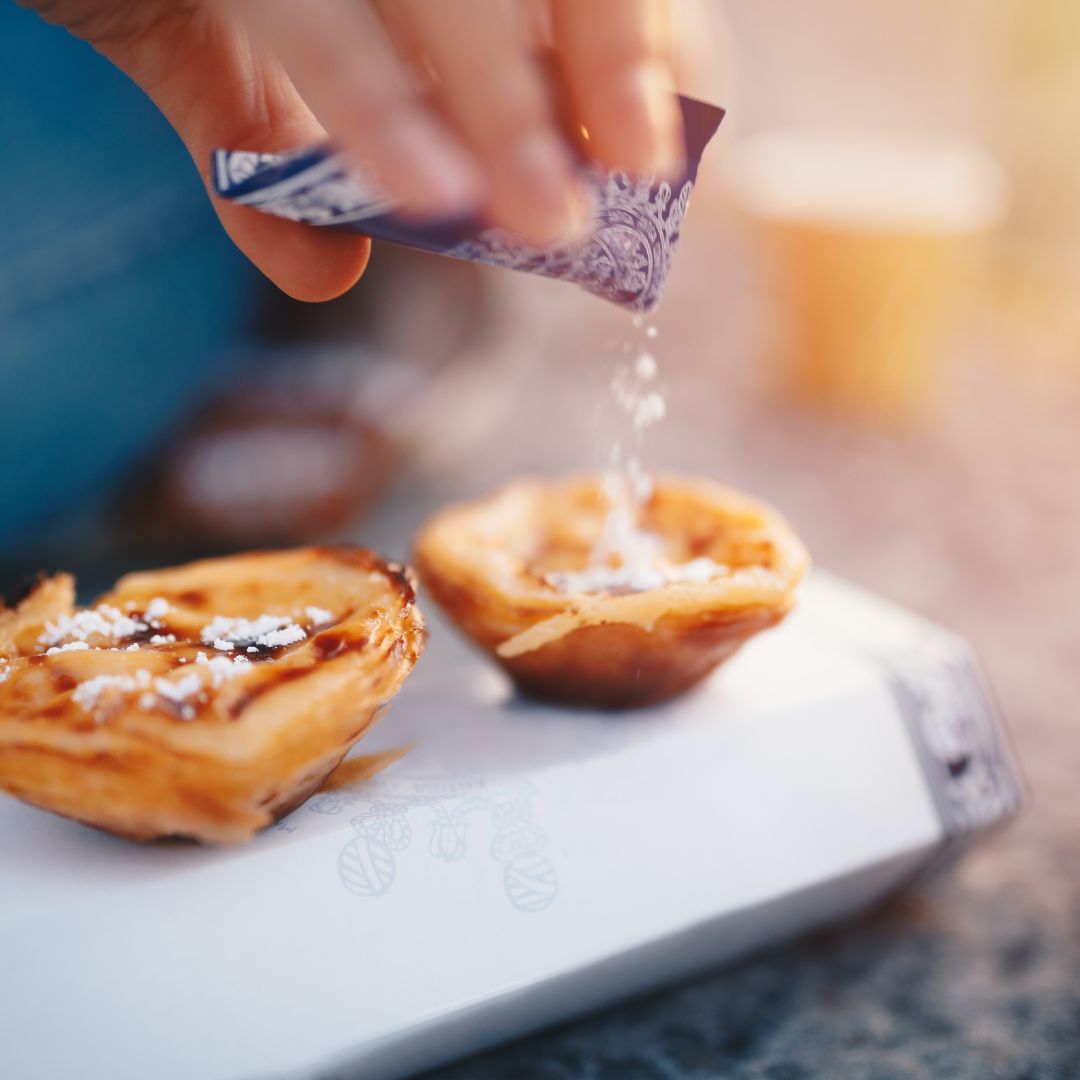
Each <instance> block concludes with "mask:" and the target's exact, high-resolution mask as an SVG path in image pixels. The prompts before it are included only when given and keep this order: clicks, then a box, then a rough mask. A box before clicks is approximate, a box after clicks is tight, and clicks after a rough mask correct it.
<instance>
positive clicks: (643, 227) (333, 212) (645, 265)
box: [213, 97, 724, 311]
mask: <svg viewBox="0 0 1080 1080" xmlns="http://www.w3.org/2000/svg"><path fill="white" fill-rule="evenodd" d="M679 103H680V105H681V107H682V114H683V121H684V126H685V132H686V162H687V165H686V172H685V174H684V175H683V176H682V177H681V178H680V179H679V181H678V182H676V183H669V182H668V181H666V180H665V181H663V182H661V183H653V182H652V181H651V180H650V179H648V178H635V177H632V176H628V175H627V174H626V173H623V172H605V171H604V170H603V169H601V168H599V167H598V166H588V167H585V166H583V168H584V176H585V179H586V182H587V183H588V184H589V185H591V187H592V188H593V190H594V193H595V202H596V208H597V210H596V217H595V220H594V223H593V227H592V228H591V229H590V231H589V233H588V234H587V235H586V237H585V238H584V239H583V240H581V241H579V242H578V243H575V244H573V245H571V246H568V247H559V248H547V249H544V248H536V247H530V246H529V245H527V244H524V243H522V242H521V241H520V240H518V239H517V238H515V237H514V236H512V235H511V234H509V233H507V232H505V231H503V230H502V229H496V228H491V227H488V226H486V225H485V224H484V223H483V222H481V221H479V220H477V219H475V218H468V219H458V220H455V221H450V222H440V223H436V224H432V223H424V222H417V221H411V220H408V219H406V218H403V217H400V216H398V215H396V214H395V213H394V201H393V200H392V199H388V198H385V197H382V196H380V195H378V194H377V193H376V192H375V190H374V188H373V187H372V186H371V184H370V183H368V182H365V179H364V177H362V176H358V175H357V174H356V172H355V170H354V171H352V172H349V173H347V172H346V171H345V168H344V166H343V164H342V162H341V160H340V159H339V158H338V157H336V156H335V154H334V153H333V151H332V150H331V149H330V148H329V147H327V146H313V147H309V148H306V149H303V150H297V151H295V152H293V153H287V154H258V153H252V152H250V151H245V150H215V151H214V159H213V176H214V187H215V190H216V191H217V194H218V195H220V196H221V197H222V198H225V199H231V200H232V201H233V202H237V203H243V204H244V205H246V206H251V207H254V208H255V209H256V210H260V211H262V212H263V213H265V214H275V215H276V216H277V217H283V218H288V219H289V220H290V221H303V222H306V223H307V224H309V225H317V226H321V227H329V228H334V229H346V230H348V231H350V232H360V233H366V234H367V235H368V236H370V237H373V238H374V239H376V240H389V241H392V242H393V243H396V244H404V245H406V246H407V247H414V248H420V249H422V250H424V251H431V252H435V253H437V254H439V255H449V256H450V257H451V258H455V259H469V260H471V261H473V262H480V263H488V264H490V265H492V266H503V267H506V268H507V269H510V270H524V271H525V272H526V273H530V274H541V275H543V276H544V277H551V278H560V279H562V280H564V281H573V282H575V283H576V284H578V285H580V286H581V287H582V288H584V289H587V290H588V291H589V292H591V293H595V294H596V295H597V296H601V297H603V298H604V299H605V300H611V301H613V302H614V303H616V304H620V305H621V306H623V307H626V308H629V309H631V310H632V311H651V310H652V309H653V308H655V307H656V305H657V304H658V303H659V302H660V295H661V293H662V292H663V290H664V284H665V282H666V281H667V276H668V271H669V270H670V269H671V260H672V257H673V256H674V254H675V247H676V245H677V244H678V242H679V231H680V229H681V228H682V220H683V215H684V214H685V213H686V206H687V203H688V202H689V200H690V192H691V191H692V190H693V187H694V181H695V180H696V179H697V169H698V162H699V161H700V160H701V155H702V152H703V151H704V149H705V146H706V144H707V143H708V141H709V139H711V138H712V136H713V134H714V133H715V131H716V129H717V128H718V127H719V126H720V121H721V120H722V119H723V117H724V110H723V109H719V108H717V107H716V106H714V105H707V104H705V103H704V102H701V101H695V100H693V99H692V98H686V97H680V99H679Z"/></svg>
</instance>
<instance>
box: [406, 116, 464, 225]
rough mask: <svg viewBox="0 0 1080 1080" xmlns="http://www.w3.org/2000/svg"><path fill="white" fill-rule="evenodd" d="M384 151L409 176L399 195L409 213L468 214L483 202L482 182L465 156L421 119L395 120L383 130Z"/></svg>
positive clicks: (436, 128) (448, 215) (426, 120)
mask: <svg viewBox="0 0 1080 1080" xmlns="http://www.w3.org/2000/svg"><path fill="white" fill-rule="evenodd" d="M386 144H387V145H386V148H387V150H388V151H389V152H391V153H393V154H394V155H395V156H396V157H397V158H398V159H399V161H400V162H401V168H402V171H403V172H405V171H407V172H408V174H409V186H408V190H407V191H404V192H402V194H403V195H404V196H405V198H406V200H407V203H408V209H409V210H411V211H412V212H414V213H417V214H425V215H431V216H434V217H456V216H459V215H462V214H466V213H469V212H471V211H473V210H475V209H477V207H478V206H479V205H480V203H481V202H482V200H483V182H482V180H481V178H480V174H479V172H478V171H477V169H476V168H475V167H474V166H473V165H472V164H471V163H470V162H469V160H468V158H467V157H466V155H465V153H464V152H463V151H462V150H460V149H459V148H458V147H457V146H455V145H454V143H453V142H452V141H451V140H450V138H449V137H448V136H447V135H446V134H445V133H444V132H443V131H441V130H440V129H439V127H438V125H437V124H435V123H434V122H432V121H430V120H428V119H427V118H426V117H423V116H408V117H404V118H400V119H395V120H394V121H393V123H388V124H387V128H386Z"/></svg>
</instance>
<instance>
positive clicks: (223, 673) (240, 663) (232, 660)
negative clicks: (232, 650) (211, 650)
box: [195, 652, 252, 690]
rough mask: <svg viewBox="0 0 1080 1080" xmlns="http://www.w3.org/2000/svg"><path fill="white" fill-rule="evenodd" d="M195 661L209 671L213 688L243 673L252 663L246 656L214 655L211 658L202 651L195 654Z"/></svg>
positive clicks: (248, 669)
mask: <svg viewBox="0 0 1080 1080" xmlns="http://www.w3.org/2000/svg"><path fill="white" fill-rule="evenodd" d="M195 663H196V664H198V665H199V666H200V667H203V668H205V669H206V670H207V671H209V672H210V685H211V686H213V687H214V689H215V690H216V689H217V688H218V687H219V686H221V685H222V684H223V683H226V682H228V681H229V680H230V679H235V678H237V677H238V676H240V675H243V674H244V673H245V672H248V671H250V670H251V668H252V663H251V661H250V660H249V659H248V658H247V657H246V656H237V657H228V656H215V657H214V658H213V659H211V658H210V657H208V656H207V655H206V653H204V652H200V653H198V654H197V655H196V657H195Z"/></svg>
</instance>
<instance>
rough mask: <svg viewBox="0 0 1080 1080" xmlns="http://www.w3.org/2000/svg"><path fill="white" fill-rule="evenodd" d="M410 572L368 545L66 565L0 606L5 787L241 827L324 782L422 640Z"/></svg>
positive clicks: (141, 818)
mask: <svg viewBox="0 0 1080 1080" xmlns="http://www.w3.org/2000/svg"><path fill="white" fill-rule="evenodd" d="M424 638H425V631H424V625H423V620H422V617H421V615H420V612H419V610H418V609H417V606H416V603H415V593H414V590H413V586H412V583H411V580H410V578H409V575H408V573H407V572H406V571H405V570H404V569H403V568H401V567H398V566H394V565H391V564H388V563H385V562H383V561H382V560H381V559H379V558H378V556H376V555H375V554H373V553H372V552H370V551H367V550H364V549H362V548H349V547H322V548H303V549H297V550H294V551H281V552H256V553H251V554H245V555H237V556H232V557H228V558H222V559H214V560H205V561H201V562H195V563H191V564H189V565H187V566H181V567H177V568H174V569H168V570H157V571H150V572H146V573H138V574H131V575H129V576H127V577H125V578H122V579H121V580H120V581H119V582H118V583H117V585H116V587H115V588H114V589H113V591H112V592H110V593H108V594H107V595H106V596H103V597H101V599H100V600H99V601H98V604H97V605H96V606H95V607H94V608H93V609H86V610H84V611H83V612H81V613H80V612H78V611H77V610H76V609H75V607H74V588H73V583H72V580H71V578H70V577H68V576H67V575H58V576H56V577H54V578H50V579H46V580H44V581H42V582H40V583H39V584H38V586H37V587H36V588H35V589H34V590H33V591H32V592H31V593H30V594H29V595H28V596H27V597H26V599H24V600H23V601H22V602H21V603H20V604H19V605H18V606H16V607H14V608H4V607H2V606H0V789H2V790H4V791H6V792H8V793H10V794H11V795H14V796H16V797H17V798H20V799H23V800H25V801H26V802H29V803H32V804H34V805H35V806H39V807H43V808H44V809H46V810H51V811H53V812H55V813H57V814H62V815H64V816H66V817H70V818H75V819H78V820H80V821H83V822H85V823H87V824H91V825H94V826H97V827H99V828H101V829H105V830H108V831H109V832H113V833H117V834H119V835H122V836H126V837H130V838H133V839H137V840H150V839H154V838H158V837H170V836H182V837H189V838H193V839H197V840H201V841H208V842H217V843H232V842H236V841H242V840H247V839H249V838H250V837H251V836H252V835H253V834H254V833H255V832H256V831H257V830H258V829H261V828H263V827H264V826H266V825H268V824H270V823H271V822H273V821H274V820H276V819H277V818H279V817H281V816H283V815H284V814H286V813H288V812H289V811H291V810H292V809H294V808H295V807H296V806H298V805H299V804H300V803H301V802H303V801H304V800H305V799H306V798H307V797H308V796H309V795H311V794H312V793H313V792H314V791H315V790H317V789H318V787H319V786H320V784H322V782H323V781H324V779H325V778H326V777H327V776H328V775H329V774H330V773H331V772H332V771H333V770H334V768H335V767H336V766H337V765H338V764H339V763H340V762H341V760H342V759H343V757H344V756H345V754H346V753H347V752H348V751H349V749H350V748H351V747H352V746H353V745H354V744H355V743H356V741H357V740H358V739H360V738H361V736H362V735H364V733H365V732H366V731H367V729H368V728H369V727H370V726H371V725H372V723H373V722H374V721H375V720H376V719H377V717H378V716H379V715H380V712H381V709H382V707H383V706H384V705H385V703H387V702H388V701H389V700H390V699H391V698H392V697H393V696H394V695H395V694H396V693H397V692H398V690H399V689H400V688H401V685H402V683H403V682H404V680H405V678H406V677H407V676H408V674H409V672H410V671H411V670H412V668H413V666H414V664H415V663H416V661H417V658H418V657H419V655H420V653H421V651H422V649H423V645H424Z"/></svg>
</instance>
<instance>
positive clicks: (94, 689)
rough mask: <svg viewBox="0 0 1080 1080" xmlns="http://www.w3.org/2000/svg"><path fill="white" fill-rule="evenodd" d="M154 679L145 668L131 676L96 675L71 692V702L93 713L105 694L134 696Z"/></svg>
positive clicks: (147, 686)
mask: <svg viewBox="0 0 1080 1080" xmlns="http://www.w3.org/2000/svg"><path fill="white" fill-rule="evenodd" d="M152 679H153V676H152V675H151V674H150V672H149V671H146V670H145V669H143V668H140V669H139V670H138V671H136V672H134V673H133V674H131V675H95V676H94V678H92V679H87V680H86V682H82V683H79V685H78V686H76V687H75V689H74V690H72V691H71V700H72V701H74V702H75V704H76V705H78V706H80V707H81V708H82V709H84V710H85V711H86V712H93V711H94V710H95V709H96V708H97V706H98V703H99V701H100V699H101V697H102V695H103V694H104V695H113V694H133V693H135V691H137V690H145V689H147V688H149V686H150V683H151V681H152Z"/></svg>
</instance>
